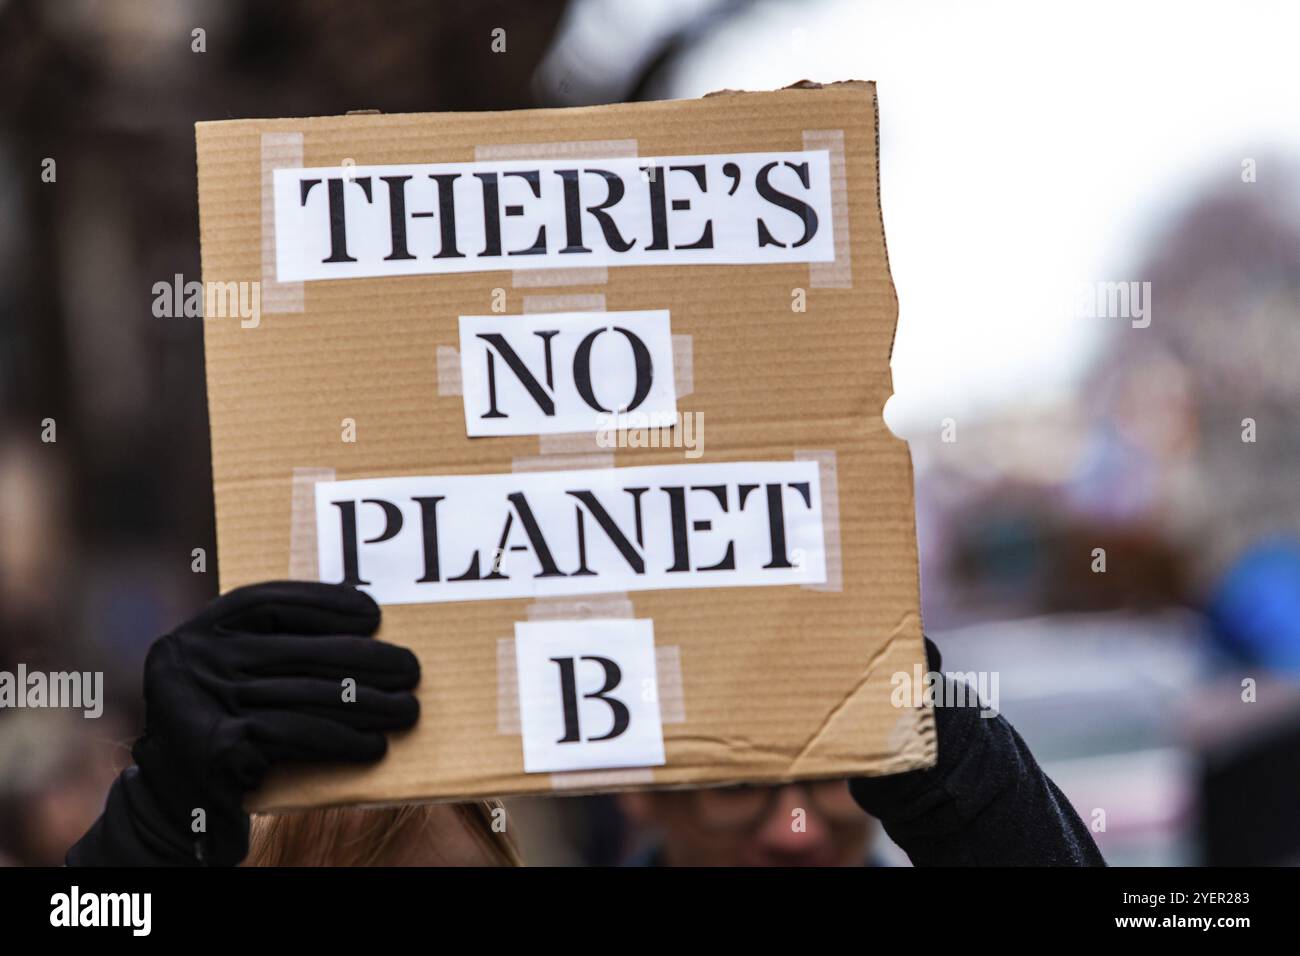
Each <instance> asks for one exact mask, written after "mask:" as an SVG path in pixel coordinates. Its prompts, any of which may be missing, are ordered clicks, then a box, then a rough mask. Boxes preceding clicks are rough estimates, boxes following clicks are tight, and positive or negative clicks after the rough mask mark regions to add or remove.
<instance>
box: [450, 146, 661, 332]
mask: <svg viewBox="0 0 1300 956" xmlns="http://www.w3.org/2000/svg"><path fill="white" fill-rule="evenodd" d="M636 154H637V144H636V140H634V139H593V140H573V141H570V142H562V143H500V144H495V145H490V146H476V147H475V148H474V159H475V160H476V161H478V162H492V161H500V160H512V159H625V158H629V157H635V156H636ZM608 281H609V270H608V269H605V268H604V267H599V268H590V269H584V268H573V269H520V270H519V271H517V272H515V273H513V274H512V275H511V278H510V283H511V285H512V286H514V288H516V289H536V288H540V287H547V286H561V285H601V284H603V283H605V282H608ZM524 311H525V312H526V311H528V310H527V309H525V310H524ZM553 311H559V310H553Z"/></svg>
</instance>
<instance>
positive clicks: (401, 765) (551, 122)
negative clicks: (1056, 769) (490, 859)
mask: <svg viewBox="0 0 1300 956" xmlns="http://www.w3.org/2000/svg"><path fill="white" fill-rule="evenodd" d="M810 130H811V131H819V130H832V131H835V130H842V131H843V138H844V148H845V154H846V160H847V162H846V177H847V178H846V188H847V201H848V209H849V223H848V225H849V228H848V234H849V238H850V248H851V255H852V262H851V266H852V270H851V272H852V287H851V288H817V287H813V286H812V284H811V283H810V275H809V272H810V266H809V265H807V264H802V265H776V266H772V265H763V266H736V265H727V266H683V267H656V266H629V267H618V268H610V269H608V271H607V279H606V281H604V282H599V281H598V280H599V278H600V277H601V276H600V275H599V273H597V274H595V275H593V276H592V280H593V284H591V285H576V286H575V285H569V286H565V287H563V288H556V289H553V290H548V289H546V288H545V287H544V285H545V282H546V273H544V272H535V273H532V274H531V275H530V276H529V287H528V288H527V289H517V288H514V287H513V285H512V276H511V273H509V272H506V271H501V272H486V273H478V274H462V275H429V276H407V277H395V278H382V279H349V280H332V281H322V282H309V283H306V286H305V292H304V309H303V311H301V312H297V313H285V314H263V316H262V319H261V325H260V327H258V328H255V329H243V328H240V325H239V320H238V319H237V318H209V319H207V320H206V321H205V327H206V352H207V378H208V403H209V410H210V417H211V429H212V452H213V483H214V488H215V497H216V511H217V534H218V560H219V565H220V577H221V581H220V583H221V589H222V590H223V591H225V590H228V589H230V588H233V587H237V586H239V585H243V584H248V583H251V582H256V581H261V580H266V579H276V578H284V577H285V576H286V574H287V569H288V568H289V564H290V525H291V500H292V487H293V473H294V469H295V468H298V469H302V468H314V469H332V470H334V471H335V473H336V474H337V477H338V478H339V479H347V478H362V477H381V476H399V475H460V474H473V473H501V472H509V471H510V470H511V468H512V463H513V462H514V460H515V459H517V458H528V457H534V456H537V455H538V454H539V451H541V450H542V448H543V446H542V444H541V443H539V439H538V438H537V437H535V436H531V437H529V436H521V437H505V438H490V439H473V440H471V439H468V438H467V437H466V436H465V417H464V411H463V408H462V404H461V399H460V397H459V396H457V395H440V394H439V388H438V380H437V374H438V370H437V350H438V347H439V346H455V345H456V344H457V337H458V332H457V318H458V316H460V315H462V314H466V315H472V314H483V313H486V312H488V311H490V309H491V296H492V290H493V289H497V288H501V289H505V290H506V295H507V308H506V311H507V312H510V313H519V312H522V311H523V296H524V294H525V292H527V293H528V294H530V295H531V294H539V293H542V294H544V293H546V292H548V291H553V292H555V293H563V294H566V295H567V294H575V295H582V294H599V295H603V296H604V297H605V308H606V309H608V310H611V311H612V310H620V309H668V310H670V312H671V317H672V331H673V334H674V335H689V336H691V337H692V340H693V361H694V370H693V371H694V391H693V393H692V394H691V395H690V396H689V397H687V398H684V399H681V400H680V401H679V410H680V411H682V412H686V413H691V412H700V413H703V416H704V424H705V432H704V434H705V446H704V447H705V454H704V456H703V457H702V458H700V459H698V460H699V461H703V462H723V461H746V460H750V461H755V460H758V461H761V460H782V461H788V460H790V459H791V458H792V457H794V455H795V453H796V452H804V451H814V452H817V451H833V452H834V454H835V461H836V466H837V472H838V497H839V531H840V541H841V551H842V561H843V589H842V590H841V591H839V592H835V591H828V590H815V589H811V588H802V587H760V588H729V589H711V588H710V589H699V590H674V591H654V592H638V593H635V594H632V595H631V596H630V600H631V603H632V607H633V611H634V615H635V616H636V617H649V618H653V620H654V628H655V639H656V644H657V645H659V646H676V647H677V648H679V653H680V661H681V672H682V681H683V695H684V696H683V702H684V709H685V717H686V719H685V721H683V722H679V723H669V724H665V726H664V738H665V745H666V753H667V764H666V765H665V766H661V767H656V768H653V769H652V770H650V771H648V772H645V773H642V774H641V775H640V776H641V779H646V778H649V779H652V781H653V783H654V784H655V785H686V784H700V783H712V782H736V781H742V780H746V781H776V780H789V779H793V778H800V777H818V776H829V775H847V774H878V773H890V772H898V771H903V770H907V769H912V768H916V767H919V766H923V765H927V764H930V763H932V762H933V760H934V756H935V743H934V731H933V723H932V715H931V714H930V712H929V711H921V710H912V709H898V708H895V707H894V706H892V705H891V703H890V692H891V684H890V679H891V677H892V675H894V674H895V673H896V672H899V671H906V672H908V673H910V672H911V671H912V668H913V665H914V664H917V663H920V662H922V661H923V660H924V657H923V650H922V642H921V621H920V613H919V594H918V570H917V551H916V538H915V531H914V517H913V499H912V472H911V462H910V457H909V455H908V451H907V448H906V446H905V444H904V443H903V442H902V441H900V440H898V439H896V438H895V437H893V436H892V435H891V434H890V432H889V431H888V430H887V429H886V428H885V426H884V424H883V422H882V420H881V409H882V408H883V406H884V403H885V400H886V399H887V398H888V397H889V395H890V394H891V391H892V387H891V380H890V372H889V355H890V349H891V345H892V341H893V336H894V327H895V320H896V315H897V301H896V298H895V294H894V289H893V285H892V282H891V280H890V275H889V270H888V264H887V259H886V252H885V243H884V231H883V227H882V223H881V216H880V207H879V191H878V167H877V155H878V149H877V123H876V103H875V87H874V85H873V84H869V83H844V84H835V85H833V86H829V87H825V88H800V89H790V90H783V91H779V92H773V93H726V94H718V95H713V96H710V97H706V98H704V99H701V100H688V101H672V102H661V103H646V104H633V105H618V106H607V107H593V108H582V109H565V110H534V111H523V112H509V113H463V114H440V115H416V114H412V115H392V116H383V115H357V116H343V117H325V118H312V119H278V120H249V121H229V122H214V123H200V124H198V127H197V143H198V168H199V202H200V213H201V232H202V249H203V277H204V280H205V282H213V281H220V282H228V281H248V282H251V281H260V280H261V279H262V277H263V276H262V248H263V243H262V229H263V208H262V202H263V190H262V160H261V141H262V136H263V134H265V133H276V132H289V133H295V132H296V133H301V134H302V139H303V157H302V165H303V166H306V167H311V166H337V165H339V164H340V163H341V162H342V161H343V160H344V159H345V158H350V159H352V160H354V161H355V162H356V163H357V164H358V165H367V164H399V163H434V162H470V161H473V160H474V159H475V149H476V147H484V146H493V145H501V144H525V143H537V144H546V143H555V142H563V141H593V140H604V141H614V140H633V141H635V143H636V148H637V152H638V154H639V155H641V156H670V155H681V154H703V153H724V152H748V151H754V152H757V151H767V150H778V149H783V150H787V149H788V150H800V149H804V148H805V146H804V133H805V131H810ZM537 283H541V284H542V286H541V287H538V286H537ZM795 289H805V290H806V294H807V311H806V312H803V313H799V312H795V311H792V309H791V297H792V292H793V290H795ZM345 418H351V419H354V420H355V422H356V428H357V441H356V442H355V443H351V444H349V443H345V442H342V441H341V440H340V428H341V424H340V423H341V421H342V420H343V419H345ZM606 451H612V452H613V455H614V460H615V463H616V465H617V466H627V465H655V464H682V463H685V462H686V460H685V459H684V458H683V455H682V450H681V449H672V448H660V449H652V448H626V449H625V448H620V449H616V450H612V449H611V450H606ZM491 520H492V521H494V522H495V521H497V520H499V519H498V517H493V518H492V519H491ZM532 603H533V602H531V601H529V600H510V601H476V602H466V603H450V604H423V605H402V606H390V607H386V608H385V609H384V623H383V627H382V629H381V631H380V637H382V638H383V639H385V640H389V641H393V642H395V643H399V644H403V645H406V646H408V647H411V648H412V649H413V650H415V652H416V653H417V654H418V655H419V657H420V660H421V663H422V666H423V679H422V682H421V685H420V687H419V691H418V693H419V696H420V702H421V706H422V716H421V719H420V723H419V726H418V727H417V728H416V729H415V730H414V731H412V732H409V733H406V734H403V735H400V736H398V737H396V738H394V739H393V741H392V747H391V750H390V753H389V756H388V757H387V758H385V760H384V761H383V762H381V763H380V764H378V765H376V766H374V767H372V768H366V769H361V770H357V769H355V768H347V769H334V768H325V769H321V770H309V771H300V772H294V773H285V774H283V775H280V776H277V777H275V778H273V779H272V781H271V782H270V783H269V784H268V786H267V787H266V788H265V789H264V790H263V792H262V794H261V795H260V797H259V801H258V802H259V805H260V806H262V807H290V806H311V805H319V804H325V803H354V802H362V803H374V802H392V801H404V800H413V799H420V798H464V797H470V796H476V795H488V794H515V793H533V792H550V791H552V789H553V787H555V786H557V785H559V786H562V785H563V781H559V782H558V784H557V782H556V781H555V780H553V778H552V775H549V774H532V775H529V774H525V773H524V772H523V757H522V748H521V743H520V738H519V737H518V736H512V735H508V734H502V733H499V732H498V722H497V714H498V702H497V644H498V640H499V639H502V638H509V637H511V636H512V635H513V630H514V622H516V621H520V620H526V619H527V618H528V616H529V615H528V608H529V605H530V604H532ZM608 782H609V783H610V785H611V786H617V785H618V781H617V779H616V778H615V777H610V778H609V780H608ZM603 783H604V782H603V781H602V780H601V779H600V778H599V776H597V777H596V778H594V779H593V780H592V781H591V783H590V785H589V786H588V787H587V788H590V787H600V786H603Z"/></svg>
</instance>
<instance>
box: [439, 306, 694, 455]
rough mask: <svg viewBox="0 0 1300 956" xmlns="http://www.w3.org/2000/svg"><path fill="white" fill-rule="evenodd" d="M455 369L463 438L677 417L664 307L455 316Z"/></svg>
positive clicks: (665, 421) (607, 428) (667, 422)
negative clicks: (457, 329) (457, 321)
mask: <svg viewBox="0 0 1300 956" xmlns="http://www.w3.org/2000/svg"><path fill="white" fill-rule="evenodd" d="M460 364H461V388H462V392H463V395H464V402H465V431H466V434H468V435H469V436H470V437H479V436H484V435H542V434H563V433H566V432H598V431H600V432H613V431H616V430H617V428H618V423H619V419H620V417H621V416H622V415H623V414H624V413H631V414H634V415H635V416H636V419H635V420H636V421H637V422H643V423H644V424H643V425H641V426H640V427H645V428H662V427H669V426H672V425H673V424H675V423H676V421H677V396H676V390H675V387H674V381H673V337H672V330H671V329H670V328H669V320H668V312H667V311H666V310H657V311H645V312H558V313H544V314H534V315H462V316H461V317H460ZM611 444H612V443H611Z"/></svg>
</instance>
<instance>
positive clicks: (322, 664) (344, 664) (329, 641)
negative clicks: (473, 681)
mask: <svg viewBox="0 0 1300 956" xmlns="http://www.w3.org/2000/svg"><path fill="white" fill-rule="evenodd" d="M213 650H214V651H215V652H216V653H220V654H223V655H227V654H228V659H229V661H230V664H231V666H232V667H233V668H234V670H235V671H237V672H240V673H243V674H249V675H253V676H260V677H315V678H319V679H322V680H334V681H340V680H343V679H344V678H347V677H351V678H353V679H354V680H356V682H357V683H358V684H365V685H367V686H369V687H377V688H379V689H380V690H409V689H410V688H412V687H414V686H415V685H416V684H418V683H419V682H420V661H419V658H417V657H416V656H415V655H414V654H413V653H411V651H409V650H407V649H406V648H405V647H398V646H397V645H396V644H389V643H387V642H385V641H377V640H374V639H373V638H369V637H355V636H353V635H350V634H329V635H322V636H318V637H312V636H305V635H301V634H236V635H233V636H232V637H230V638H228V639H227V640H224V641H222V642H221V646H220V648H214V649H213Z"/></svg>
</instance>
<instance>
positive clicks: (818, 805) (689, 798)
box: [618, 780, 879, 866]
mask: <svg viewBox="0 0 1300 956" xmlns="http://www.w3.org/2000/svg"><path fill="white" fill-rule="evenodd" d="M618 802H619V806H620V807H621V808H622V809H623V811H624V813H626V814H627V815H628V817H629V818H630V819H631V820H632V821H633V822H635V823H636V824H637V825H638V826H639V827H642V828H645V829H647V830H649V831H651V832H653V833H654V834H655V835H656V839H655V842H654V843H652V845H651V846H650V847H648V848H646V849H643V850H642V851H641V852H639V853H638V854H636V855H635V856H633V857H632V859H631V860H630V861H629V862H630V863H631V864H632V865H635V866H863V865H879V860H878V859H876V858H874V857H873V856H872V853H871V851H872V845H873V843H874V839H873V838H874V836H875V825H874V823H873V822H872V820H871V819H870V818H869V817H868V816H867V815H866V814H865V813H863V812H862V808H861V807H860V806H858V803H857V801H856V800H854V799H853V795H852V794H851V793H850V792H849V784H848V781H847V780H812V781H807V782H805V783H798V784H787V785H785V786H756V785H745V784H742V785H739V786H735V787H706V788H701V789H699V790H664V791H640V792H637V791H633V792H629V793H621V794H619V795H618Z"/></svg>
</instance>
